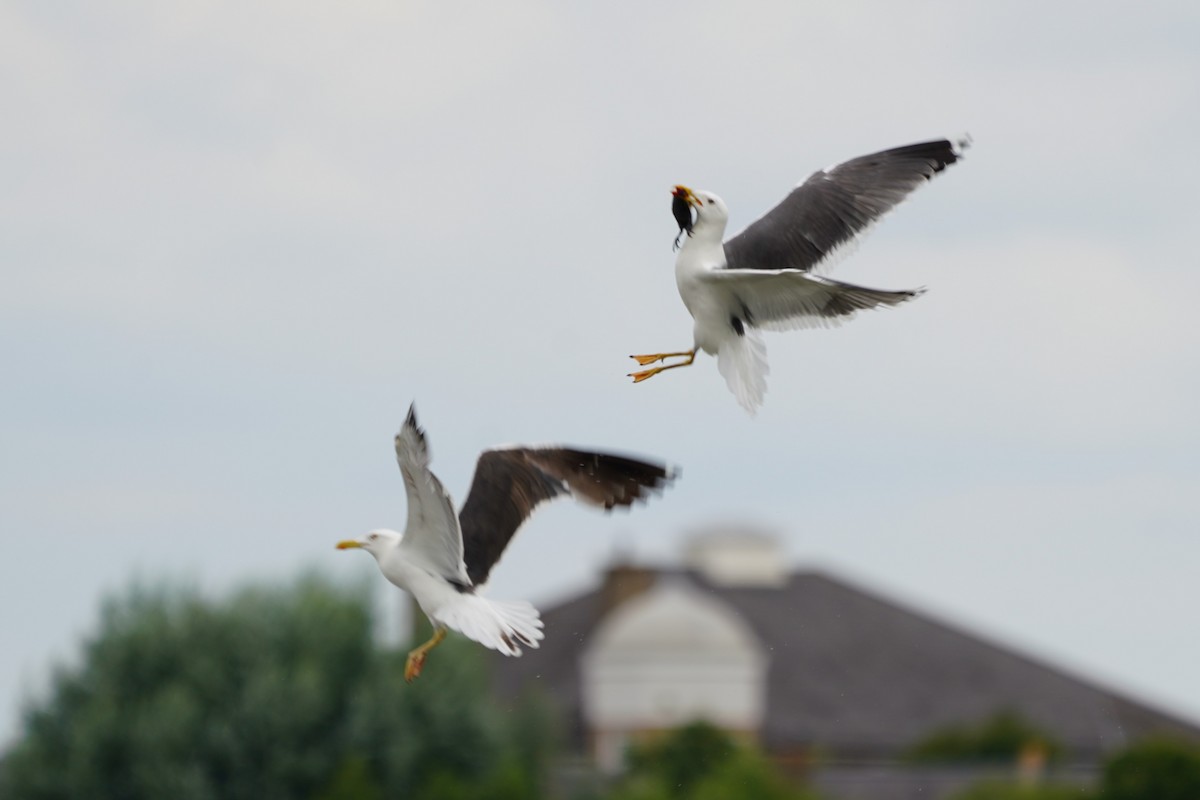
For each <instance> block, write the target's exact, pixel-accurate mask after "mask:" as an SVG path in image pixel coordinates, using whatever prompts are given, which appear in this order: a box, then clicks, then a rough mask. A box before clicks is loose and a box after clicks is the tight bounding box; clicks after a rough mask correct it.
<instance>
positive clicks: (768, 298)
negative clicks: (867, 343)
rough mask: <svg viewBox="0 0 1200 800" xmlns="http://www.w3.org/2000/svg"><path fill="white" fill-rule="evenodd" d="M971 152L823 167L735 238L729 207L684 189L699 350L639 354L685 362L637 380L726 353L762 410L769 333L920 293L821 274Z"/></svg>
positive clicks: (946, 145)
mask: <svg viewBox="0 0 1200 800" xmlns="http://www.w3.org/2000/svg"><path fill="white" fill-rule="evenodd" d="M966 145H967V140H962V141H959V142H951V141H949V140H947V139H940V140H937V141H930V142H922V143H920V144H913V145H907V146H905V147H897V148H893V149H891V150H884V151H881V152H878V153H872V154H871V155H866V156H861V157H859V158H854V159H851V160H850V161H846V162H844V163H841V164H838V165H836V166H833V167H829V168H827V169H824V170H820V171H818V172H815V173H813V175H812V176H811V177H809V178H808V179H807V180H806V181H804V182H803V183H801V184H800V185H799V186H797V187H796V188H795V189H793V190H792V192H791V193H790V194H788V196H787V197H785V198H784V199H783V201H782V202H780V203H779V205H777V206H775V208H773V209H771V210H770V211H769V212H767V213H766V214H764V215H763V216H762V217H760V218H759V219H758V220H756V221H755V222H753V223H751V224H750V226H749V227H747V228H746V229H745V230H744V231H742V232H741V233H739V234H737V235H736V236H734V237H732V238H730V239H729V240H727V241H722V238H723V237H724V235H725V225H726V223H727V222H728V221H729V210H728V208H726V206H725V203H724V201H722V200H721V198H719V197H717V196H716V195H715V194H713V193H711V192H705V191H693V190H692V189H689V188H688V187H686V186H676V187H675V188H674V190H673V191H672V192H671V195H672V200H671V211H672V214H673V215H674V217H675V221H676V223H677V224H678V225H679V231H680V233H679V237H677V238H676V243H678V242H679V240H680V239H681V238H682V239H683V245H682V247H680V248H679V254H678V255H677V256H676V258H675V283H676V285H677V286H678V288H679V295H680V297H681V298H682V299H683V304H684V305H685V306H686V307H687V310H688V313H690V314H691V315H692V318H693V320H694V324H693V328H692V332H693V344H692V348H691V349H690V350H682V351H676V352H672V353H650V354H646V355H634V356H630V358H633V359H634V360H636V361H637V362H638V364H639V365H641V366H648V365H650V364H654V363H657V362H666V360H667V359H672V358H680V359H682V360H681V361H678V362H675V363H671V364H667V363H664V364H662V365H661V366H656V367H652V368H650V369H646V370H641V371H639V372H633V373H630V377H632V378H633V381H634V383H640V382H642V381H644V380H647V379H648V378H652V377H654V376H655V375H658V374H659V373H661V372H665V371H666V370H669V369H675V368H677V367H686V366H688V365H690V364H692V363H693V362H694V361H695V358H696V351H697V350H703V351H704V352H705V353H708V354H709V355H715V356H716V357H717V368H718V369H719V370H720V372H721V375H722V376H723V377H724V378H725V382H726V384H727V385H728V386H729V389H730V391H732V392H733V394H734V395H735V396H736V397H737V399H738V402H739V403H741V405H742V406H743V407H744V408H745V409H746V410H747V411H748V412H750V413H751V414H753V413H755V411H756V410H757V408H758V407H759V406H760V405H761V404H762V401H763V397H764V395H765V394H766V389H767V382H766V376H767V373H768V367H767V351H766V346H765V345H764V344H763V341H762V338H761V336H760V335H759V330H788V329H791V328H801V327H824V326H832V325H838V324H841V323H842V322H843V321H845V320H847V319H849V318H851V317H852V316H853V315H854V314H855V313H856V312H858V311H860V310H862V309H867V308H879V307H882V306H895V305H898V304H900V303H903V302H905V301H906V300H911V299H912V298H914V297H916V296H918V295H919V294H921V292H922V291H923V290H921V289H916V290H908V291H886V290H881V289H869V288H867V287H864V286H856V285H854V284H850V283H844V282H841V281H836V280H833V279H831V278H826V277H824V276H822V275H820V274H818V273H819V271H820V270H821V269H822V268H824V267H828V266H829V265H830V264H831V262H832V261H833V260H834V256H835V255H836V254H837V252H838V251H839V250H841V249H843V248H844V246H845V245H847V244H849V243H851V242H853V241H854V240H855V239H857V238H859V237H861V236H862V234H863V233H864V232H865V231H866V230H867V229H868V228H869V227H870V226H871V225H872V224H873V223H874V222H876V221H877V220H878V219H879V218H880V217H882V216H883V215H884V214H886V213H887V212H888V211H890V210H891V209H892V208H894V207H895V206H896V205H897V204H899V203H900V202H901V201H902V200H904V198H906V197H907V196H908V195H909V194H910V193H911V192H912V191H913V190H914V189H916V188H917V187H918V186H921V185H922V184H924V183H926V182H927V181H929V180H930V179H931V178H933V176H934V175H936V174H938V173H939V172H941V171H942V170H944V169H945V168H946V167H948V166H949V165H951V164H953V163H955V162H956V161H958V160H959V158H961V157H962V150H963V148H965V147H966ZM693 214H694V215H695V218H694V219H693V218H692V215H693ZM685 233H686V234H687V236H686V238H685V237H684V234H685Z"/></svg>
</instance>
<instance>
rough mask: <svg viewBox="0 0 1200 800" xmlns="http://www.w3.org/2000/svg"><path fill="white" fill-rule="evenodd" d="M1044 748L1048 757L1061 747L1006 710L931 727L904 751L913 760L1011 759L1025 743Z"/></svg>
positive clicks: (1056, 754) (971, 760) (1046, 735)
mask: <svg viewBox="0 0 1200 800" xmlns="http://www.w3.org/2000/svg"><path fill="white" fill-rule="evenodd" d="M1030 746H1038V747H1041V748H1042V749H1043V751H1044V752H1045V754H1046V758H1047V760H1048V761H1052V760H1054V759H1055V758H1057V757H1058V756H1059V755H1060V754H1061V752H1062V747H1061V746H1060V745H1059V744H1058V743H1057V742H1056V741H1054V739H1053V738H1051V737H1050V736H1049V735H1048V734H1046V733H1045V732H1043V731H1041V730H1039V729H1037V728H1035V727H1033V726H1032V725H1030V724H1029V723H1028V722H1026V721H1025V720H1024V719H1022V718H1021V717H1020V716H1019V715H1017V714H1014V713H1012V712H1009V711H1001V712H1000V713H998V714H994V715H993V716H991V717H989V718H988V719H986V720H984V721H983V722H982V723H981V724H979V725H975V726H968V725H951V726H948V727H946V728H942V729H941V730H938V731H934V732H933V733H932V734H930V735H929V736H928V737H926V738H925V739H923V740H921V741H920V742H918V743H917V744H916V745H915V746H913V747H912V748H911V749H910V750H909V751H908V753H907V754H906V759H907V760H908V761H911V762H916V763H939V762H940V763H945V762H975V761H1012V760H1013V759H1015V758H1016V757H1017V755H1018V754H1019V753H1020V752H1021V751H1022V750H1023V749H1024V748H1026V747H1030Z"/></svg>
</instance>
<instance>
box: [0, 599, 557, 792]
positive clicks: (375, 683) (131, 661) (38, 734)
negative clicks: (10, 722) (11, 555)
mask: <svg viewBox="0 0 1200 800" xmlns="http://www.w3.org/2000/svg"><path fill="white" fill-rule="evenodd" d="M371 630H372V619H371V614H370V603H369V602H368V598H367V595H366V593H365V592H362V591H358V592H355V591H347V590H345V589H341V588H338V587H335V586H334V585H332V584H330V583H328V582H325V581H322V580H319V579H316V578H307V579H303V580H301V581H300V582H298V583H297V584H295V585H293V586H290V587H286V588H282V589H251V590H247V591H243V592H241V593H239V594H237V595H236V596H234V597H232V598H231V599H229V600H227V601H224V602H211V601H208V600H206V599H204V598H203V597H201V596H200V595H199V594H198V593H197V592H194V591H188V590H177V589H168V588H159V589H146V588H144V587H139V588H135V589H134V590H132V591H130V592H129V593H128V594H127V595H126V596H124V597H121V598H119V599H116V600H112V601H109V602H107V603H106V604H105V606H104V609H103V612H102V619H101V624H100V630H99V632H98V633H97V634H96V635H95V636H94V637H92V638H91V640H90V641H88V642H87V643H86V644H85V647H84V652H83V658H82V664H81V665H80V666H79V667H77V668H70V669H65V668H64V669H60V670H59V671H58V673H57V674H56V675H55V677H54V679H53V681H52V687H51V690H50V692H49V694H48V696H47V698H46V699H45V700H44V701H42V702H40V703H38V704H36V705H35V706H34V707H32V708H31V709H29V710H28V711H27V713H26V717H25V724H24V732H23V736H22V737H21V738H20V739H19V740H18V741H17V742H16V744H15V745H14V746H13V748H12V749H11V750H10V751H9V752H8V753H7V754H6V756H5V758H4V762H3V765H2V767H0V797H4V798H8V797H12V798H23V799H24V800H57V799H58V798H63V799H64V800H65V798H80V797H87V798H97V799H98V800H103V798H121V800H138V799H139V798H163V797H171V798H176V799H177V800H208V799H209V798H213V799H214V800H215V798H222V799H225V800H239V799H241V798H245V800H251V799H252V798H253V800H272V798H280V799H281V800H282V799H283V798H288V799H289V800H291V799H292V798H319V799H320V800H376V798H381V797H396V796H422V797H431V798H436V797H438V796H441V795H442V794H445V796H447V797H451V796H452V797H455V798H464V799H465V800H474V799H475V798H479V799H480V800H483V798H497V800H499V799H500V798H505V799H506V800H520V799H521V798H533V797H537V796H538V795H539V791H538V789H539V781H538V776H539V775H540V769H541V768H542V767H543V766H544V762H545V759H546V757H547V756H546V748H547V747H548V744H547V742H548V734H546V733H545V730H546V726H545V724H544V723H545V720H544V719H542V718H540V717H538V718H534V717H535V716H536V715H533V716H531V714H532V712H528V713H527V710H526V709H520V710H518V711H516V712H514V713H511V714H504V713H502V712H501V711H499V710H497V709H494V708H493V707H492V706H491V704H490V701H489V699H488V697H487V695H486V685H485V676H484V673H483V666H482V660H481V659H480V657H479V656H480V653H479V650H478V647H477V646H476V645H473V644H471V643H469V642H465V641H462V640H458V641H455V640H451V641H448V642H447V643H446V644H445V645H444V646H443V647H442V648H440V649H439V650H438V652H437V654H436V655H437V658H436V662H432V661H431V664H430V668H429V669H428V670H427V671H426V673H425V674H424V675H422V677H421V680H420V681H418V682H417V683H415V684H413V685H412V686H408V685H406V684H405V683H404V680H403V678H402V675H403V657H404V656H403V653H396V652H390V651H386V650H381V649H380V648H378V647H377V646H376V644H375V641H374V638H373V637H372V634H371ZM451 783H452V784H454V788H453V792H449V793H445V792H441V791H440V790H437V791H434V790H435V789H436V787H446V786H448V784H451ZM427 790H428V791H427ZM447 791H449V790H447Z"/></svg>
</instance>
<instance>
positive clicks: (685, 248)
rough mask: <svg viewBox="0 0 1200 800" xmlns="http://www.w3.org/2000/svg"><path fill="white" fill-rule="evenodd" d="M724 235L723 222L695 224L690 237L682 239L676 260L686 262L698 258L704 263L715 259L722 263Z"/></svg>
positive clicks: (723, 257)
mask: <svg viewBox="0 0 1200 800" xmlns="http://www.w3.org/2000/svg"><path fill="white" fill-rule="evenodd" d="M724 233H725V224H724V223H723V222H705V221H703V220H701V221H699V222H697V223H696V225H695V226H694V227H693V228H692V235H691V236H684V237H683V245H682V246H681V247H680V248H679V255H678V258H679V259H687V260H692V259H695V258H700V259H702V260H704V261H706V262H708V261H713V260H714V259H715V260H717V261H719V262H721V263H724V261H725V248H724V245H723V244H722V242H721V237H722V236H723V235H724ZM709 266H714V265H709Z"/></svg>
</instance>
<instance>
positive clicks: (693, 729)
mask: <svg viewBox="0 0 1200 800" xmlns="http://www.w3.org/2000/svg"><path fill="white" fill-rule="evenodd" d="M730 797H736V798H739V800H805V798H809V797H811V795H809V794H808V793H807V792H805V791H803V790H801V789H800V788H798V787H797V786H795V785H794V784H793V783H791V782H790V781H789V780H787V779H786V778H785V777H784V776H783V775H781V774H780V773H779V772H778V770H776V769H775V768H774V767H773V766H772V765H771V764H770V763H769V762H767V760H766V759H764V758H763V757H762V756H761V755H760V754H758V753H757V752H755V751H753V750H751V749H750V748H748V747H745V746H742V745H739V744H738V743H737V742H735V741H734V740H733V739H732V738H730V737H729V735H728V734H726V733H725V732H723V731H721V730H720V729H719V728H716V727H714V726H712V725H710V724H708V723H706V722H694V723H691V724H690V725H685V726H684V727H682V728H679V729H678V730H675V731H673V732H671V733H669V734H667V735H666V736H664V737H662V738H661V739H658V740H656V741H653V742H649V743H647V744H644V745H642V746H640V747H635V748H633V749H632V750H631V751H630V753H629V772H628V773H627V774H626V776H625V778H624V779H623V780H622V782H621V783H620V784H619V785H618V786H617V788H616V789H615V790H614V791H613V793H612V795H611V796H610V797H609V798H608V800H676V799H679V800H723V799H724V798H730Z"/></svg>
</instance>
